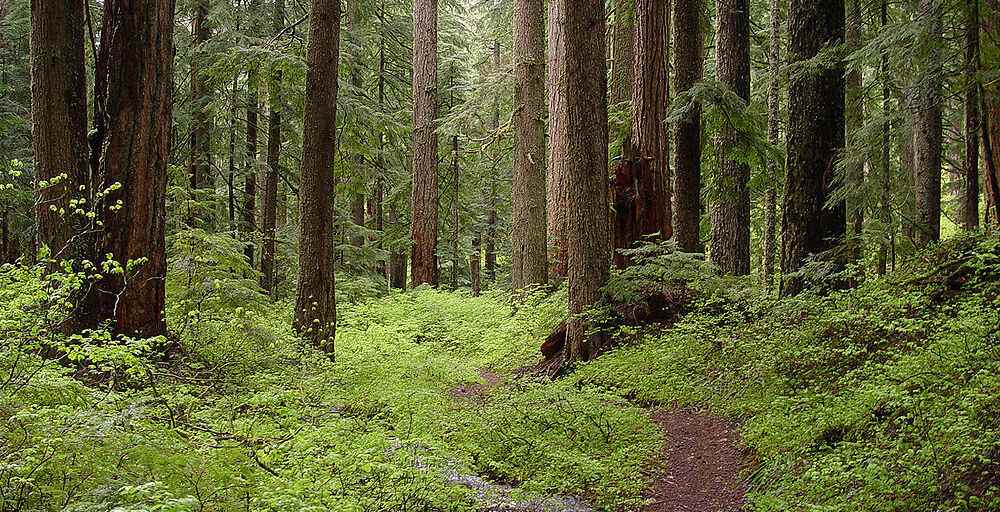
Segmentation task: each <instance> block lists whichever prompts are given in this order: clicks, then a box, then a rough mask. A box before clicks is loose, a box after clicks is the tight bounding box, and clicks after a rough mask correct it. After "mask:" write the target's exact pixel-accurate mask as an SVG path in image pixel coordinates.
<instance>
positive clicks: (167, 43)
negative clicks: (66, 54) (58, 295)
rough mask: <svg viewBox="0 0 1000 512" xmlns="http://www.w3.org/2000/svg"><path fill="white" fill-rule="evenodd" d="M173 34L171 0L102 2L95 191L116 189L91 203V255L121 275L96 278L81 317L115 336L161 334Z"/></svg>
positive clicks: (96, 75)
mask: <svg viewBox="0 0 1000 512" xmlns="http://www.w3.org/2000/svg"><path fill="white" fill-rule="evenodd" d="M173 30H174V2H173V0H106V1H105V2H104V17H103V24H102V29H101V42H100V47H99V48H100V50H99V52H98V54H97V58H96V65H95V70H94V91H95V94H94V101H95V116H94V118H95V119H99V120H100V121H99V122H96V123H95V131H94V135H93V145H92V147H94V148H99V153H98V156H97V158H96V159H95V160H94V161H96V162H97V164H98V168H97V169H98V172H97V173H96V176H95V181H96V182H97V186H96V189H97V190H110V189H114V190H112V191H111V193H109V194H108V195H107V196H106V197H105V198H104V199H103V202H102V203H98V205H99V206H100V207H102V210H101V214H102V215H103V214H104V213H105V212H107V215H108V216H107V218H106V219H105V220H104V225H105V230H104V232H103V233H101V234H100V238H99V239H98V241H97V254H100V255H104V254H111V255H112V256H113V258H114V265H113V266H114V267H117V268H118V269H120V271H111V272H104V273H103V274H104V277H103V278H102V279H101V280H100V281H98V282H97V283H95V285H94V288H93V289H92V290H91V292H90V293H89V294H88V296H87V298H86V299H85V300H84V305H83V308H84V313H85V314H84V318H87V319H88V320H89V322H88V323H89V324H90V325H96V324H98V323H100V322H102V321H104V320H107V319H111V320H113V327H114V329H115V330H116V331H117V332H119V333H122V334H127V335H137V336H143V337H148V336H156V335H160V334H165V333H166V324H165V322H164V319H163V305H164V300H165V297H164V281H165V278H166V265H167V261H166V254H165V239H164V236H165V235H164V227H165V222H164V220H165V215H166V212H165V209H166V207H165V195H166V185H167V162H168V159H169V153H170V151H169V150H170V127H171V113H172V112H171V110H172V104H173V98H172V96H173V57H174V51H173V38H172V34H173ZM116 183H117V184H119V185H120V186H116V185H115V184H116ZM119 201H120V203H119Z"/></svg>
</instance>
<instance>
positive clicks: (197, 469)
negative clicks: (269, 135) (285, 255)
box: [0, 237, 1000, 512]
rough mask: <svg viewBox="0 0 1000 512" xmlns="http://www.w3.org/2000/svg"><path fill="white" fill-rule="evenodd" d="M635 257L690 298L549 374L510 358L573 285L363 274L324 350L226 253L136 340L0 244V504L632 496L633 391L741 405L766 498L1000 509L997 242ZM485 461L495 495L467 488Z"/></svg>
mask: <svg viewBox="0 0 1000 512" xmlns="http://www.w3.org/2000/svg"><path fill="white" fill-rule="evenodd" d="M635 256H637V260H638V261H639V262H640V263H639V264H638V265H637V266H635V267H633V268H631V269H630V270H628V271H626V272H623V273H620V274H616V276H615V277H614V278H613V281H612V284H611V287H610V288H609V292H610V295H611V296H612V297H615V298H616V300H621V301H628V300H630V298H631V297H633V296H635V295H636V294H639V293H645V291H647V290H648V289H649V287H650V286H653V285H656V286H663V285H664V284H671V283H673V284H676V283H681V282H682V283H683V286H684V297H685V300H686V301H688V302H685V303H684V306H683V316H681V317H679V319H678V320H676V322H674V323H671V324H661V325H654V326H647V327H635V326H630V327H622V328H620V332H618V333H617V334H618V335H617V339H618V340H619V341H620V346H618V347H617V348H615V349H613V350H611V351H610V352H608V353H606V354H604V355H602V356H601V357H600V358H598V359H597V360H596V361H593V362H591V363H588V364H582V365H578V366H576V367H575V368H574V369H573V371H572V372H570V373H568V374H567V375H566V376H565V377H563V378H561V379H557V380H555V381H548V380H534V379H532V378H530V377H515V375H522V374H524V373H525V372H524V371H523V369H524V368H527V367H530V366H531V365H532V364H534V363H536V362H537V360H538V358H539V353H538V347H539V343H540V341H541V340H542V339H544V338H545V336H546V335H547V334H549V333H550V332H551V331H552V329H553V328H554V327H555V326H556V325H557V324H558V323H559V322H560V321H561V320H562V319H563V312H564V308H565V302H566V296H565V292H564V291H559V292H556V293H554V294H545V293H541V292H537V293H530V294H527V295H524V296H522V297H519V301H518V302H517V303H516V304H514V303H512V302H511V299H510V297H509V295H506V294H503V293H501V292H493V293H489V294H486V295H485V296H482V297H471V296H469V295H467V294H464V293H456V292H444V291H435V290H431V289H418V290H416V291H411V292H407V293H389V294H386V295H383V296H382V297H381V298H368V299H365V298H363V297H362V296H363V295H364V294H365V293H364V292H359V297H358V299H357V300H350V301H344V302H342V303H341V304H340V307H339V311H338V313H339V319H338V321H339V325H338V331H337V346H336V353H337V359H336V362H331V361H330V360H329V359H328V358H327V357H326V356H324V355H320V354H318V353H316V352H315V351H314V350H312V349H311V348H309V347H307V346H305V345H303V344H302V342H300V341H298V340H297V338H296V337H295V336H294V335H293V333H292V332H291V330H290V327H289V323H290V321H289V315H290V309H291V305H290V304H289V303H287V302H281V301H279V302H277V303H272V302H269V301H267V300H266V299H265V298H263V297H261V296H258V295H256V292H255V291H254V286H255V285H254V284H253V280H252V279H246V278H244V277H241V276H240V275H231V274H225V273H224V272H221V271H219V270H218V269H215V270H213V271H212V272H210V273H206V272H205V271H204V270H198V269H199V268H200V267H197V266H196V267H192V268H189V269H187V271H184V272H178V271H175V272H173V273H172V274H171V276H170V278H169V279H168V290H169V291H170V296H169V300H168V309H167V313H168V323H169V325H170V327H171V331H172V332H173V333H175V336H176V338H175V339H171V340H169V341H168V340H166V339H152V340H131V339H123V338H116V337H112V336H110V335H109V334H108V333H107V332H105V331H93V332H85V333H82V334H79V335H74V336H63V335H60V334H59V331H58V329H56V325H57V323H58V321H59V319H60V318H62V317H64V316H65V314H66V308H67V307H68V306H69V305H70V304H69V303H68V302H67V299H68V298H69V296H70V290H71V289H72V283H73V282H74V279H76V278H74V277H73V276H72V275H68V276H64V277H63V278H61V279H59V280H57V282H50V281H49V280H48V279H47V278H43V276H42V272H41V270H39V269H31V268H24V267H19V266H5V267H3V268H2V269H0V304H2V307H0V335H2V336H3V339H4V344H3V346H2V347H0V510H11V511H14V510H17V511H20V510H66V511H77V512H80V511H110V510H123V511H124V510H156V511H188V510H218V511H226V510H274V511H285V510H338V511H339V510H344V511H418V510H419V511H425V510H440V511H463V512H464V511H473V510H480V509H482V508H484V507H485V506H488V505H491V504H493V505H495V504H497V503H495V502H490V501H488V500H530V499H533V497H540V496H552V495H560V496H579V497H581V498H583V499H585V500H587V501H588V502H590V503H591V504H592V505H594V507H595V508H597V509H598V510H615V511H617V510H637V509H638V508H639V507H640V505H641V502H642V490H643V488H644V487H645V486H646V485H647V480H648V478H650V477H651V475H653V474H654V473H652V470H653V467H654V464H653V463H654V462H655V458H656V454H657V453H658V450H659V448H660V443H661V440H662V438H661V433H660V432H659V430H658V428H657V427H655V426H654V425H653V424H652V423H651V421H650V419H649V410H648V408H649V407H657V406H662V407H669V406H672V405H674V404H677V405H682V406H683V405H689V404H699V405H708V406H709V407H710V408H711V409H712V410H714V411H715V412H716V413H718V414H721V415H725V416H728V417H732V418H735V419H737V420H739V421H740V423H741V425H742V434H743V436H742V437H743V441H744V442H745V443H746V444H747V446H748V447H749V449H750V452H751V456H750V459H751V460H752V461H753V463H754V464H753V467H752V468H751V469H750V471H751V472H752V474H751V477H752V485H751V495H750V497H749V499H750V503H751V506H752V507H753V509H754V510H758V511H768V512H770V511H784V510H811V511H815V510H823V511H837V510H843V511H847V510H852V511H854V510H860V511H894V510H914V511H937V510H949V511H951V510H954V511H959V510H1000V488H998V485H1000V483H998V476H997V475H998V470H1000V464H998V461H1000V425H998V418H1000V344H998V340H997V334H996V333H997V332H998V327H1000V313H998V311H1000V308H998V306H1000V302H998V299H997V297H998V295H1000V284H998V283H1000V280H998V278H1000V243H998V241H997V239H996V238H984V237H967V238H961V239H958V240H955V241H952V242H948V243H945V244H942V245H940V246H938V247H937V248H935V249H934V250H932V251H929V252H927V253H924V254H923V255H921V257H920V259H917V260H914V261H913V262H911V263H910V264H908V266H907V267H905V268H903V269H901V270H900V271H899V272H896V273H894V274H892V275H890V276H887V277H885V278H880V279H871V280H868V281H866V282H865V283H864V284H862V285H861V286H860V287H859V288H856V289H854V290H850V291H839V292H832V293H830V294H828V295H824V296H820V295H809V294H806V295H802V296H800V297H798V298H793V299H782V300H779V299H775V298H771V297H767V296H765V295H764V294H762V293H760V292H759V290H757V289H755V288H754V287H753V286H751V285H749V284H748V283H747V282H746V281H742V280H739V279H728V278H727V279H723V278H720V277H718V276H716V275H715V273H714V272H713V271H712V270H711V269H710V268H709V267H707V266H706V265H705V264H704V263H703V262H701V261H698V259H697V258H693V257H691V256H690V255H678V254H676V253H673V252H671V251H670V250H668V251H667V252H666V254H663V253H661V252H658V251H655V250H652V251H650V252H649V253H648V254H641V253H637V254H636V255H635ZM177 268H178V269H181V268H182V267H177ZM192 269H193V270H192ZM194 270H198V272H200V273H198V272H195V271H194ZM237 270H238V271H239V272H238V273H242V274H248V273H249V269H237ZM188 282H191V283H200V284H198V285H197V287H192V286H189V285H188V284H187V283H188ZM247 297H249V298H250V299H252V300H245V299H247ZM473 478H482V479H485V480H486V481H488V482H491V483H492V484H493V485H495V486H496V488H497V489H502V490H510V492H509V493H508V494H509V496H506V495H502V493H501V495H498V496H487V497H485V498H484V497H483V496H478V495H477V493H476V492H475V491H473V490H470V489H469V488H467V487H466V486H463V485H458V484H456V481H462V480H468V479H473ZM484 500H487V501H486V502H484Z"/></svg>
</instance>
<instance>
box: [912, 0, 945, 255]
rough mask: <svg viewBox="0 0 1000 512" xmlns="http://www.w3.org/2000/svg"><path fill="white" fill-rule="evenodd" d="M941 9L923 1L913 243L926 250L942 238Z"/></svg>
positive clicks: (931, 0) (915, 106)
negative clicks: (926, 247) (924, 247)
mask: <svg viewBox="0 0 1000 512" xmlns="http://www.w3.org/2000/svg"><path fill="white" fill-rule="evenodd" d="M941 9H942V7H941V5H940V3H939V2H938V0H920V6H919V12H918V19H919V23H920V25H921V32H920V33H921V37H920V43H919V52H920V55H921V56H922V57H923V59H922V63H921V65H920V66H919V72H918V76H917V83H916V85H915V88H916V91H915V92H914V101H913V103H912V105H911V107H912V109H913V119H914V122H913V129H914V136H913V150H914V152H913V155H914V166H915V167H914V174H913V180H914V197H915V204H916V232H915V233H914V235H915V236H914V242H915V243H916V245H917V246H918V247H923V246H926V245H928V244H930V243H931V242H936V241H938V240H939V239H940V238H941V108H942V107H941V102H942V96H941V80H942V77H943V71H942V68H941V50H940V45H941V17H942V13H941Z"/></svg>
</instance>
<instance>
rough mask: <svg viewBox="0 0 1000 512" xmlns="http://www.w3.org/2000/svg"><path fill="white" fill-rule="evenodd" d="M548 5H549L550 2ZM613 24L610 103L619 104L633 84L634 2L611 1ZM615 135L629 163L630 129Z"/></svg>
mask: <svg viewBox="0 0 1000 512" xmlns="http://www.w3.org/2000/svg"><path fill="white" fill-rule="evenodd" d="M550 3H551V2H550ZM614 5H615V24H614V28H613V29H612V30H613V32H614V33H613V35H612V41H613V46H612V48H611V52H612V55H611V63H612V64H611V104H612V105H621V104H623V103H628V102H631V101H632V86H633V84H634V82H635V75H634V72H635V8H636V0H615V2H614ZM622 128H623V129H622V132H621V133H618V134H615V137H616V138H617V139H619V140H620V141H621V146H622V154H621V157H622V160H631V159H632V158H633V156H634V155H632V154H631V150H632V147H631V144H630V143H629V140H630V139H631V138H632V137H631V129H630V128H631V127H630V126H629V125H628V124H626V125H625V126H623V127H622Z"/></svg>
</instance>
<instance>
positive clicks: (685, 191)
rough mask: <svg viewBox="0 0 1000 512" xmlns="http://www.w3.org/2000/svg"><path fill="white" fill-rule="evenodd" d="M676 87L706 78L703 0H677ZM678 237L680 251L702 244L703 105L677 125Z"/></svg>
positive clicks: (684, 88) (683, 89)
mask: <svg viewBox="0 0 1000 512" xmlns="http://www.w3.org/2000/svg"><path fill="white" fill-rule="evenodd" d="M673 24H674V28H673V35H674V55H673V59H674V61H673V62H674V90H676V91H677V94H683V93H684V92H687V91H688V90H689V89H690V88H691V87H692V86H693V85H694V84H695V83H697V82H698V81H699V80H701V79H702V72H703V71H702V51H703V50H702V48H703V44H704V43H703V41H702V33H701V2H700V0H674V5H673ZM673 149H674V173H675V176H674V239H675V240H676V241H677V245H678V247H679V248H680V250H682V251H685V252H700V251H701V250H702V247H701V106H700V105H696V106H695V108H694V110H692V111H691V112H690V113H689V114H688V115H687V116H686V117H685V118H683V119H681V120H679V121H677V122H676V123H675V124H674V148H673Z"/></svg>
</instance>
